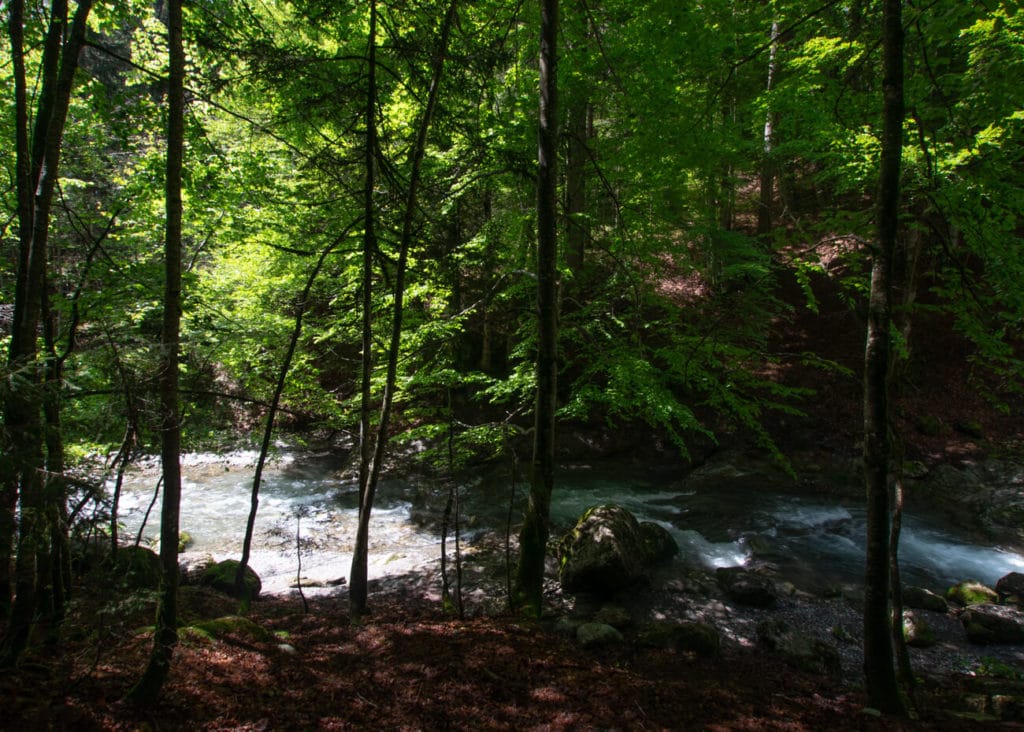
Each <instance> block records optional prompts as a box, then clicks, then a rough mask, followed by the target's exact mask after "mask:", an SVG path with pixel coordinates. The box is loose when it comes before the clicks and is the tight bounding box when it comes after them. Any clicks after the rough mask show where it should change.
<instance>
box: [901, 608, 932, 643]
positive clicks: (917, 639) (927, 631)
mask: <svg viewBox="0 0 1024 732" xmlns="http://www.w3.org/2000/svg"><path fill="white" fill-rule="evenodd" d="M903 638H904V639H905V640H906V641H907V645H908V646H910V647H911V648H929V647H931V646H934V645H935V643H936V639H935V631H934V630H932V626H931V625H929V624H928V621H927V620H925V619H924V618H923V617H921V616H920V615H918V614H916V613H915V612H914V611H913V610H904V611H903Z"/></svg>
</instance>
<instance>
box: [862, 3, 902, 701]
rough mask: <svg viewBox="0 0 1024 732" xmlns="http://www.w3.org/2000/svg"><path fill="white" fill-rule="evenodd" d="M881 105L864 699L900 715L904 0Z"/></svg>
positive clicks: (867, 459)
mask: <svg viewBox="0 0 1024 732" xmlns="http://www.w3.org/2000/svg"><path fill="white" fill-rule="evenodd" d="M883 49H884V50H883V55H884V65H885V69H884V81H883V89H884V109H883V127H882V153H881V171H880V175H879V197H878V198H879V205H878V244H877V249H876V251H875V252H874V257H873V261H872V266H871V294H870V300H869V303H868V332H867V342H866V345H865V349H864V472H865V482H866V490H867V547H866V558H865V565H866V568H865V577H864V676H865V680H866V684H867V692H868V700H869V703H870V704H871V705H872V706H874V707H876V708H878V709H880V710H881V711H883V712H885V713H890V714H904V713H905V709H904V705H903V701H902V699H901V698H900V694H899V686H898V684H897V681H896V674H895V670H894V668H893V648H892V632H891V626H890V605H889V602H890V586H889V580H890V551H891V546H890V538H891V531H892V522H891V516H890V505H891V499H890V487H889V474H890V468H891V462H892V461H891V456H892V438H891V435H890V432H889V430H890V420H889V376H890V362H891V358H892V356H891V342H890V341H891V335H890V328H891V325H892V270H893V256H894V252H895V250H896V243H897V233H898V223H899V221H898V215H899V205H900V163H901V157H902V152H903V29H902V20H901V0H885V3H884V18H883Z"/></svg>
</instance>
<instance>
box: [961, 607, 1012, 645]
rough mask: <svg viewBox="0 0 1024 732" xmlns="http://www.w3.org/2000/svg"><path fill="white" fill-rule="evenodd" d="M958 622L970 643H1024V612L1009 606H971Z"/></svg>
mask: <svg viewBox="0 0 1024 732" xmlns="http://www.w3.org/2000/svg"><path fill="white" fill-rule="evenodd" d="M960 620H961V621H962V622H963V624H964V629H965V630H966V631H967V637H968V638H969V639H970V640H971V642H972V643H1024V612H1022V611H1020V610H1018V609H1017V608H1015V607H1012V606H1010V605H992V604H980V605H972V606H971V607H969V608H967V609H966V610H964V612H963V614H962V615H961V616H960Z"/></svg>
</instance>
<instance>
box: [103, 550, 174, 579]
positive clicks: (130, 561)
mask: <svg viewBox="0 0 1024 732" xmlns="http://www.w3.org/2000/svg"><path fill="white" fill-rule="evenodd" d="M111 571H112V573H113V574H114V575H115V576H116V577H119V578H121V579H123V580H124V582H125V584H126V585H127V586H128V587H131V588H133V589H138V590H155V589H157V588H158V587H159V586H160V578H161V577H162V576H163V569H162V568H161V566H160V557H159V556H158V555H157V553H156V552H154V551H153V550H152V549H149V548H147V547H144V546H123V547H119V548H118V550H117V554H116V556H115V557H114V560H113V563H112V570H111Z"/></svg>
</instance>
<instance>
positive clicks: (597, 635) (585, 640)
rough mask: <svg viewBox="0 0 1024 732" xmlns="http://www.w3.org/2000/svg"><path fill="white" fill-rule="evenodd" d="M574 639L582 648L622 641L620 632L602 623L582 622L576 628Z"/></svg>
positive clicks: (603, 646)
mask: <svg viewBox="0 0 1024 732" xmlns="http://www.w3.org/2000/svg"><path fill="white" fill-rule="evenodd" d="M576 640H577V641H579V644H580V645H581V646H583V647H584V648H605V647H607V646H616V645H619V644H620V643H622V642H623V637H622V633H620V632H619V631H618V630H616V629H615V628H613V627H612V626H610V625H605V624H604V623H583V624H582V625H581V626H579V627H578V628H577V629H576Z"/></svg>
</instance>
